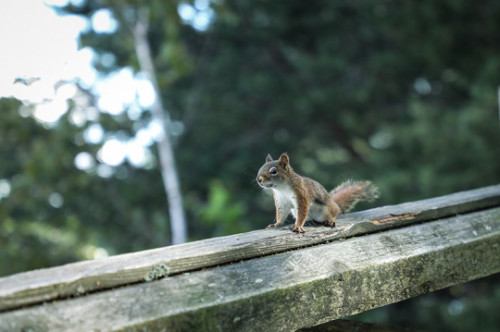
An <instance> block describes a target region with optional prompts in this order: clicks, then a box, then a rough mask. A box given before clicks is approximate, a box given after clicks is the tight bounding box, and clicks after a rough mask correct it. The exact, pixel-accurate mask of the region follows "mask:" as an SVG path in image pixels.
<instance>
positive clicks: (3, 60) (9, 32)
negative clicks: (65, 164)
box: [0, 0, 161, 176]
mask: <svg viewBox="0 0 500 332" xmlns="http://www.w3.org/2000/svg"><path fill="white" fill-rule="evenodd" d="M71 2H72V3H73V4H74V5H78V4H81V0H71ZM67 3H68V0H47V1H41V0H16V1H1V2H0V45H2V52H0V98H2V97H14V98H17V99H19V100H22V101H23V102H24V103H26V104H29V105H32V106H33V114H32V115H33V116H34V118H35V119H36V120H37V121H39V122H40V123H42V124H44V125H46V126H47V127H50V126H51V125H54V124H55V123H56V122H57V120H58V119H59V118H60V117H61V116H62V115H64V114H65V113H66V112H68V108H69V103H68V100H69V99H72V98H74V97H75V96H76V95H77V93H78V89H77V87H76V85H75V84H74V83H75V82H77V81H78V82H79V83H80V85H82V86H84V87H86V88H91V89H92V90H93V91H94V93H95V94H96V95H97V96H98V98H97V107H98V109H99V111H97V110H95V109H91V108H89V107H88V105H86V108H85V109H81V110H78V109H75V110H73V111H72V114H71V116H70V119H72V121H73V123H74V124H75V125H77V126H83V125H85V124H86V122H87V121H96V120H98V113H99V112H106V113H110V114H112V115H118V114H121V113H123V112H124V111H126V110H127V111H128V112H129V116H131V117H138V116H139V115H140V113H141V112H142V111H143V110H144V109H147V108H148V107H150V106H151V105H152V104H153V102H154V100H155V92H154V90H153V88H152V85H151V83H150V82H149V81H148V80H147V79H146V78H145V76H144V75H142V74H141V73H134V72H133V70H132V69H131V68H123V69H121V70H119V71H117V72H114V73H112V74H111V75H109V76H106V77H103V76H101V75H99V74H98V73H97V72H96V71H95V69H94V67H93V66H92V61H93V60H94V58H95V54H94V52H93V51H92V49H90V48H79V46H78V37H79V34H80V32H82V31H85V30H87V29H93V30H94V31H95V32H98V33H110V32H114V31H115V30H116V28H117V25H118V23H117V22H116V21H115V20H114V19H113V17H112V15H111V14H110V12H109V11H107V10H99V11H97V12H96V13H95V14H94V15H93V16H92V18H91V20H87V19H84V18H82V17H78V16H75V15H65V16H59V15H57V14H56V12H55V11H54V10H53V9H52V8H51V7H50V5H55V6H63V5H65V4H67ZM111 60H112V59H111ZM20 79H22V80H20ZM61 82H65V83H61ZM158 127H161V126H159V125H158V124H155V123H150V124H149V125H148V126H146V127H145V128H143V129H141V130H139V132H138V133H137V135H136V137H132V138H129V139H124V138H123V137H122V138H118V137H115V136H113V135H111V136H109V135H105V133H104V131H103V129H102V128H101V126H100V125H99V124H98V123H97V122H96V123H95V124H93V125H91V126H89V128H88V129H87V130H86V131H85V133H84V138H85V140H86V141H87V143H90V144H102V145H103V146H102V148H101V149H100V150H99V153H98V154H97V156H92V155H90V154H89V153H87V152H85V151H82V153H80V154H79V155H77V156H75V166H76V167H77V168H79V169H81V170H89V169H91V168H92V167H94V166H96V165H97V163H96V162H95V161H96V159H97V160H99V161H100V162H101V163H103V164H104V165H97V166H98V167H99V166H101V167H100V168H99V169H98V170H97V171H98V173H99V175H101V176H110V175H111V174H112V170H111V169H110V167H113V166H118V165H120V164H121V163H123V162H124V161H125V160H126V159H128V160H129V161H130V162H131V163H132V164H133V165H135V166H137V167H142V166H144V165H146V164H147V163H148V162H149V161H150V159H151V157H152V155H151V152H149V149H148V147H149V146H151V145H152V144H153V143H154V140H155V137H157V136H158V135H159V132H160V131H161V130H159V129H158ZM160 129H161V128H160Z"/></svg>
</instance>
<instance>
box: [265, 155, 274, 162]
mask: <svg viewBox="0 0 500 332" xmlns="http://www.w3.org/2000/svg"><path fill="white" fill-rule="evenodd" d="M270 161H273V157H271V155H270V154H268V155H267V157H266V163H268V162H270Z"/></svg>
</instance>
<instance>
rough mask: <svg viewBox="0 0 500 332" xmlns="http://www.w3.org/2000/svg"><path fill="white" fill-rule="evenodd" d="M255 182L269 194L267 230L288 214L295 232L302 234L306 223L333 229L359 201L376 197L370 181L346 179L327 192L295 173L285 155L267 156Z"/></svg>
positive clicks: (375, 190) (283, 219)
mask: <svg viewBox="0 0 500 332" xmlns="http://www.w3.org/2000/svg"><path fill="white" fill-rule="evenodd" d="M257 182H258V184H259V185H260V186H261V187H262V188H264V189H271V190H272V191H273V198H274V203H275V205H276V223H274V224H270V225H269V226H267V228H271V227H278V226H280V225H281V224H282V223H283V222H284V221H285V219H286V218H287V217H288V215H289V214H290V212H291V213H292V215H293V216H294V218H295V225H294V226H292V227H291V230H292V231H293V232H297V233H304V232H305V230H304V227H303V226H304V223H305V221H306V220H314V221H317V222H322V223H324V224H326V225H328V226H331V227H335V219H336V218H337V216H338V215H339V213H344V212H347V211H349V210H350V209H352V208H353V207H354V205H355V204H356V203H357V202H359V201H363V200H366V201H372V200H374V199H376V198H377V197H378V189H377V187H375V186H374V185H372V183H371V182H370V181H351V180H348V181H345V182H344V183H342V184H341V185H339V186H338V187H337V188H335V189H333V190H332V191H330V192H327V191H326V189H325V188H324V187H323V186H322V185H321V184H319V183H318V182H316V181H314V180H313V179H310V178H307V177H304V176H300V175H299V174H297V173H295V172H294V171H293V169H292V166H290V159H289V157H288V155H287V154H286V153H283V154H282V155H281V156H280V157H279V159H278V160H273V158H272V157H271V155H267V158H266V162H265V164H264V165H262V167H261V168H260V169H259V173H258V174H257Z"/></svg>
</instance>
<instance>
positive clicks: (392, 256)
mask: <svg viewBox="0 0 500 332" xmlns="http://www.w3.org/2000/svg"><path fill="white" fill-rule="evenodd" d="M499 255H500V208H496V209H491V210H486V211H481V212H475V213H471V214H467V215H461V216H456V217H450V218H447V219H442V220H438V221H434V222H430V223H423V224H418V225H411V226H408V227H405V228H399V229H393V230H390V231H387V232H379V233H375V234H371V235H367V236H362V237H354V238H351V239H348V240H345V241H337V242H333V243H329V244H323V245H318V246H314V247H310V248H307V249H302V250H295V251H290V252H287V253H282V254H277V255H272V256H267V257H263V258H260V259H255V260H249V261H246V262H243V263H239V264H232V265H226V266H223V267H220V268H212V269H207V270H205V271H197V272H192V273H184V274H180V275H177V276H172V277H169V278H165V279H162V280H158V281H155V282H151V283H142V284H137V285H133V286H129V287H124V288H121V289H115V290H112V291H105V292H102V293H96V294H91V295H88V296H85V297H81V298H74V299H70V300H66V301H56V302H53V303H49V304H45V305H40V306H35V307H31V308H27V309H22V310H17V311H11V312H6V313H3V314H0V322H2V328H3V329H4V330H5V331H13V330H20V329H22V328H24V329H33V330H35V331H49V330H50V331H57V330H64V331H71V330H85V331H93V330H97V329H99V330H104V331H107V330H128V331H134V330H141V331H142V330H174V331H175V330H182V331H184V330H200V331H201V330H202V331H218V330H228V331H232V330H238V331H289V330H295V329H298V328H303V327H308V326H313V325H317V324H320V323H324V322H327V321H330V320H334V319H337V318H341V317H345V316H348V315H352V314H355V313H358V312H361V311H365V310H369V309H372V308H375V307H379V306H383V305H386V304H389V303H394V302H398V301H401V300H404V299H407V298H409V297H413V296H416V295H419V294H422V293H426V292H430V291H433V290H437V289H441V288H444V287H447V286H450V285H453V284H458V283H462V282H465V281H468V280H471V279H476V278H480V277H484V276H487V275H490V274H493V273H498V272H500V260H499V259H498V257H499Z"/></svg>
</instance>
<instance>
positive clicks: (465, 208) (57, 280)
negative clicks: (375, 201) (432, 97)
mask: <svg viewBox="0 0 500 332" xmlns="http://www.w3.org/2000/svg"><path fill="white" fill-rule="evenodd" d="M493 206H500V185H495V186H490V187H485V188H480V189H476V190H470V191H464V192H459V193H454V194H451V195H446V196H441V197H436V198H432V199H425V200H421V201H417V202H411V203H404V204H399V205H393V206H384V207H380V208H376V209H371V210H366V211H362V212H357V213H351V214H347V215H344V216H341V217H340V218H339V219H338V223H337V225H338V226H337V227H335V228H329V227H306V231H307V232H306V233H305V234H300V235H299V234H296V233H292V232H290V231H289V230H288V228H287V227H284V228H279V229H266V230H258V231H253V232H249V233H244V234H237V235H231V236H225V237H219V238H212V239H207V240H202V241H196V242H191V243H186V244H182V245H176V246H170V247H165V248H158V249H153V250H146V251H141V252H136V253H130V254H124V255H117V256H113V257H108V258H103V259H98V260H93V261H84V262H78V263H72V264H68V265H64V266H59V267H54V268H48V269H42V270H37V271H30V272H25V273H19V274H15V275H12V276H9V277H4V278H0V311H5V310H11V309H14V308H18V307H21V306H26V305H33V304H37V303H41V302H44V301H50V300H53V299H59V298H66V297H70V296H80V295H83V294H86V293H89V292H95V291H101V290H105V289H109V288H113V287H118V286H121V285H127V284H131V283H138V282H144V281H149V280H152V279H158V278H162V277H166V276H172V275H176V274H179V273H184V272H188V271H196V270H198V269H202V268H207V267H213V266H217V265H223V264H228V263H232V262H239V261H241V260H247V259H252V258H256V257H262V256H266V255H272V254H275V253H280V252H284V251H288V250H292V249H296V248H303V247H308V246H312V245H318V244H322V243H327V242H331V241H336V240H339V239H345V238H349V237H353V236H358V235H360V234H367V233H372V232H379V231H382V230H387V229H391V228H396V227H402V226H404V225H409V224H413V223H419V222H424V221H430V220H434V219H438V218H443V217H447V216H451V215H455V214H459V213H467V212H470V211H476V210H480V209H485V208H489V207H493Z"/></svg>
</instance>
